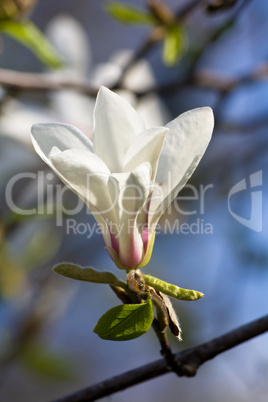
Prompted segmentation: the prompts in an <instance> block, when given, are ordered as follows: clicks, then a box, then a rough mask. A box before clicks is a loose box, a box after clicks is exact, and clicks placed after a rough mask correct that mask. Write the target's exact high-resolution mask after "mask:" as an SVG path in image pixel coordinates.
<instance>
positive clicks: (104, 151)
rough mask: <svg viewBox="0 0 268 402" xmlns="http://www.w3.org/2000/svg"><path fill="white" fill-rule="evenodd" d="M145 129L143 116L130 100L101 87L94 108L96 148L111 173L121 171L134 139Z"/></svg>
mask: <svg viewBox="0 0 268 402" xmlns="http://www.w3.org/2000/svg"><path fill="white" fill-rule="evenodd" d="M144 129H145V125H144V122H143V120H142V119H141V117H140V116H139V115H138V113H137V112H136V111H135V110H134V109H133V108H132V106H130V105H129V103H127V102H126V101H125V100H123V99H122V98H120V96H118V95H116V94H115V93H113V92H112V91H110V90H109V89H107V88H105V87H101V89H100V91H99V93H98V96H97V100H96V105H95V109H94V131H93V149H94V153H95V154H96V155H98V156H99V157H100V158H101V159H102V160H104V162H105V163H106V165H107V166H108V167H109V169H110V171H111V172H112V173H120V172H122V166H123V162H124V157H125V154H126V151H127V149H128V147H129V145H130V143H131V141H132V140H133V138H134V137H135V136H136V135H137V134H139V133H140V132H141V131H143V130H144Z"/></svg>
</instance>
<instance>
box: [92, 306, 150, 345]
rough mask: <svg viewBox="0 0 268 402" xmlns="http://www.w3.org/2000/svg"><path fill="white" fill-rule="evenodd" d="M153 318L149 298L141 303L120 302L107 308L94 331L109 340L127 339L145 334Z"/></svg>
mask: <svg viewBox="0 0 268 402" xmlns="http://www.w3.org/2000/svg"><path fill="white" fill-rule="evenodd" d="M153 318H154V313H153V305H152V302H151V300H150V299H148V300H147V302H146V303H141V304H122V305H120V306H116V307H113V308H111V309H110V310H108V311H107V312H106V313H105V314H104V315H103V316H102V317H101V318H100V319H99V321H98V323H97V325H96V327H95V328H94V332H95V333H96V334H97V335H99V337H100V338H102V339H106V340H109V341H129V340H130V339H135V338H138V337H139V336H141V335H143V334H145V332H147V331H148V329H149V328H150V326H151V325H152V321H153Z"/></svg>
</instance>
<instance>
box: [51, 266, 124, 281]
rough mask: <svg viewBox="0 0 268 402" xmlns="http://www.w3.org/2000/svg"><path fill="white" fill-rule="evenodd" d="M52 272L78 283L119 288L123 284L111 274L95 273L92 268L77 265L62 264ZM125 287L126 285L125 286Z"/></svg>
mask: <svg viewBox="0 0 268 402" xmlns="http://www.w3.org/2000/svg"><path fill="white" fill-rule="evenodd" d="M53 271H54V272H56V273H57V274H59V275H62V276H65V277H67V278H72V279H78V280H79V281H86V282H94V283H107V284H109V285H113V286H120V285H122V284H123V283H124V282H121V281H119V279H117V277H116V276H115V275H114V274H112V273H111V272H105V271H96V270H95V269H93V268H83V267H79V265H75V264H70V263H68V262H63V263H61V264H57V265H55V267H54V268H53ZM125 286H126V285H125Z"/></svg>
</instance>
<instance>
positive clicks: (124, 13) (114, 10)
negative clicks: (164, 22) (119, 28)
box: [105, 1, 156, 25]
mask: <svg viewBox="0 0 268 402" xmlns="http://www.w3.org/2000/svg"><path fill="white" fill-rule="evenodd" d="M105 8H106V10H107V12H108V13H109V14H110V15H111V16H112V17H114V18H115V19H117V20H119V21H120V22H122V23H123V24H143V25H153V24H155V22H156V21H155V18H154V17H153V16H152V15H150V14H149V13H147V12H146V11H143V10H141V9H139V8H136V7H132V6H129V5H127V4H122V3H119V2H117V1H111V2H109V3H108V4H107V5H106V7H105Z"/></svg>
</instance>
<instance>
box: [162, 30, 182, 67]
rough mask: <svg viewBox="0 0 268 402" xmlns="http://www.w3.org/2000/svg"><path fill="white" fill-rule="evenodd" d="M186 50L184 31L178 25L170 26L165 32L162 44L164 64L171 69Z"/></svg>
mask: <svg viewBox="0 0 268 402" xmlns="http://www.w3.org/2000/svg"><path fill="white" fill-rule="evenodd" d="M185 48H186V39H185V34H184V30H183V29H182V27H181V26H179V25H171V26H170V27H169V28H168V29H167V32H166V35H165V38H164V43H163V60H164V63H165V64H166V65H167V66H169V67H173V66H175V65H176V63H177V62H178V61H179V59H180V58H181V56H182V55H183V53H184V51H185Z"/></svg>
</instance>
